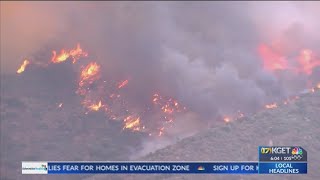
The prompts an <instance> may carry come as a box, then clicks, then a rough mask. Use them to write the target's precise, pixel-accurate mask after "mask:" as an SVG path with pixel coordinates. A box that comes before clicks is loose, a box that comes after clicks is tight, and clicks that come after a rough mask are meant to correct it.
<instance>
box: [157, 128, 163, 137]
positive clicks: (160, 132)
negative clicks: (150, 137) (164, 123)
mask: <svg viewBox="0 0 320 180" xmlns="http://www.w3.org/2000/svg"><path fill="white" fill-rule="evenodd" d="M163 131H164V127H162V128H160V130H159V134H158V136H162V135H163Z"/></svg>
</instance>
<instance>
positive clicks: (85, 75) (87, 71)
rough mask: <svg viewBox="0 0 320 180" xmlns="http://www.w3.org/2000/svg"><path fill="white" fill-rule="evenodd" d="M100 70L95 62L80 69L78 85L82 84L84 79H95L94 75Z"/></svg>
mask: <svg viewBox="0 0 320 180" xmlns="http://www.w3.org/2000/svg"><path fill="white" fill-rule="evenodd" d="M99 72H100V65H98V64H97V63H96V62H93V63H90V64H88V65H87V66H86V67H85V68H84V69H83V70H82V71H81V76H80V79H81V80H80V83H79V84H80V86H82V85H83V84H84V82H85V81H87V80H90V79H93V80H95V79H96V78H95V77H96V76H97V75H98V73H99Z"/></svg>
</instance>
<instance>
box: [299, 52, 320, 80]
mask: <svg viewBox="0 0 320 180" xmlns="http://www.w3.org/2000/svg"><path fill="white" fill-rule="evenodd" d="M298 61H299V63H300V65H301V66H302V68H301V70H300V71H302V72H303V73H305V74H308V75H310V74H312V70H313V68H315V67H316V66H320V59H316V58H315V56H314V53H313V52H312V51H311V50H309V49H304V50H302V51H301V53H300V57H299V58H298Z"/></svg>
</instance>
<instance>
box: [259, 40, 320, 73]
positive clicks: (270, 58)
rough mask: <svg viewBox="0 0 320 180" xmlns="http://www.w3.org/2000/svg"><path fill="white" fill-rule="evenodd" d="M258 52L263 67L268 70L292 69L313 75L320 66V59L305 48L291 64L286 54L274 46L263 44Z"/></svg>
mask: <svg viewBox="0 0 320 180" xmlns="http://www.w3.org/2000/svg"><path fill="white" fill-rule="evenodd" d="M258 52H259V54H260V56H261V58H262V60H263V67H264V69H266V70H268V71H271V72H273V71H276V70H291V71H293V72H295V73H304V74H306V75H311V74H312V71H313V69H314V68H315V67H317V66H320V59H319V58H316V55H315V54H314V53H313V52H312V51H311V50H309V49H303V50H301V52H300V55H299V56H298V57H295V58H293V59H292V60H294V61H296V62H293V63H291V64H289V61H288V59H287V57H286V56H285V55H281V54H280V53H278V52H276V50H275V49H274V48H273V47H272V46H267V45H265V44H261V45H260V46H259V48H258Z"/></svg>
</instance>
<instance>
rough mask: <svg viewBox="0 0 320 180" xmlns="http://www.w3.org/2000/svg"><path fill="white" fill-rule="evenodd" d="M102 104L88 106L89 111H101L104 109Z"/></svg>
mask: <svg viewBox="0 0 320 180" xmlns="http://www.w3.org/2000/svg"><path fill="white" fill-rule="evenodd" d="M102 106H103V105H102V102H101V101H99V102H98V103H97V104H91V105H89V106H88V109H90V110H92V111H99V109H100V108H101V107H102Z"/></svg>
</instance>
